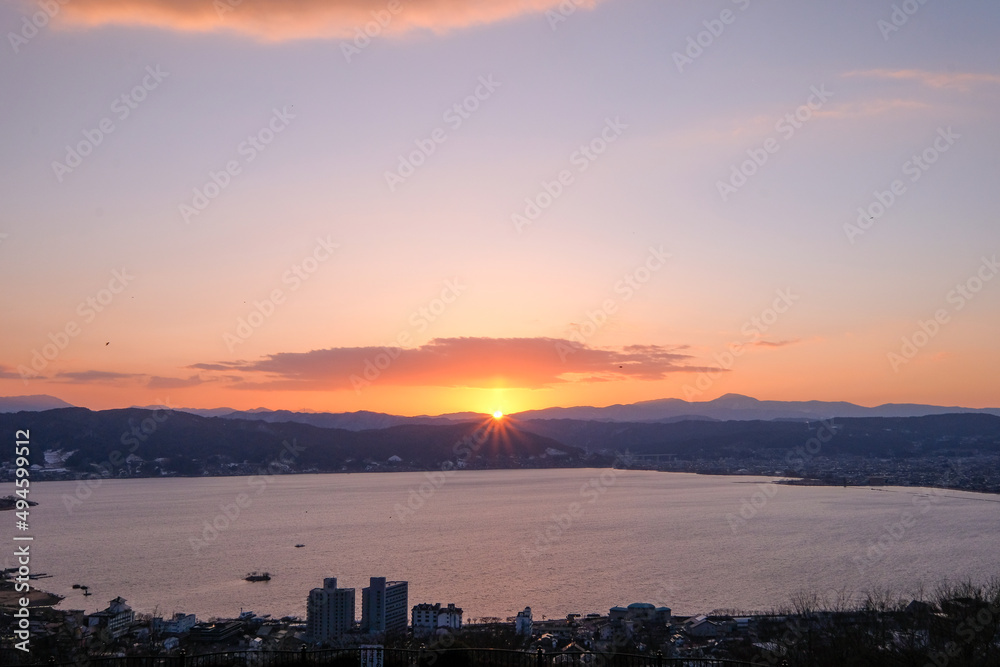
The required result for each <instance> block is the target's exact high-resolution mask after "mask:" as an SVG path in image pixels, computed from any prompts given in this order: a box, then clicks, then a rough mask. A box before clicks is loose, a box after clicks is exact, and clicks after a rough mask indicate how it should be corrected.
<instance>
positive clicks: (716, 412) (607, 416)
mask: <svg viewBox="0 0 1000 667" xmlns="http://www.w3.org/2000/svg"><path fill="white" fill-rule="evenodd" d="M65 407H73V406H72V405H70V404H69V403H66V402H65V401H62V400H60V399H58V398H55V397H53V396H45V395H38V396H10V397H0V413H3V412H19V411H22V410H26V411H38V410H51V409H54V408H65ZM160 407H162V406H145V407H144V408H142V409H159V408H160ZM172 409H174V410H177V411H178V412H187V413H190V414H195V415H198V416H201V417H221V418H223V419H243V420H255V421H264V422H268V423H272V424H276V423H282V422H295V423H299V424H309V425H310V426H317V427H320V428H339V429H345V430H348V431H368V430H378V429H384V428H389V427H392V426H401V425H404V424H428V425H447V424H460V423H465V422H470V421H477V420H481V419H483V418H484V417H485V415H483V414H479V413H475V412H457V413H451V414H443V415H420V416H416V417H406V416H401V415H392V414H387V413H383V412H372V411H368V410H360V411H357V412H307V411H291V410H269V409H267V408H255V409H252V410H236V409H233V408H208V409H205V408H172ZM964 413H973V414H988V415H994V416H1000V408H965V407H959V406H952V407H946V406H937V405H921V404H913V403H886V404H884V405H879V406H876V407H873V408H867V407H864V406H861V405H856V404H854V403H848V402H846V401H769V400H758V399H756V398H752V397H750V396H743V395H741V394H726V395H724V396H720V397H719V398H715V399H712V400H710V401H685V400H683V399H679V398H663V399H656V400H651V401H641V402H638V403H631V404H626V405H621V404H618V405H609V406H607V407H592V406H575V407H569V408H560V407H553V408H543V409H540V410H527V411H525V412H519V413H516V417H517V418H518V419H520V420H531V421H535V420H545V419H572V420H577V421H599V422H624V423H647V422H653V423H670V422H678V421H686V420H694V421H706V420H714V421H772V420H795V421H812V420H817V419H833V418H852V417H927V416H931V415H943V414H964Z"/></svg>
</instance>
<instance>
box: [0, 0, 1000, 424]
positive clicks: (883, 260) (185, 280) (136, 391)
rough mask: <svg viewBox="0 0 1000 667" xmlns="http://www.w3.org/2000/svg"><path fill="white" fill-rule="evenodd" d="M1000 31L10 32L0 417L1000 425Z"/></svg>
mask: <svg viewBox="0 0 1000 667" xmlns="http://www.w3.org/2000/svg"><path fill="white" fill-rule="evenodd" d="M998 20H1000V5H997V3H995V2H989V1H986V0H983V1H978V2H977V1H969V2H959V3H945V2H942V1H940V0H926V1H924V2H918V1H917V0H907V1H906V2H897V3H891V2H871V1H864V2H862V1H861V0H845V1H841V2H808V3H806V2H790V1H789V2H771V3H765V2H761V1H760V0H716V1H712V2H691V1H688V2H681V1H679V0H561V1H560V0H496V1H490V0H334V1H327V2H321V1H319V0H316V1H308V2H287V1H285V2H280V1H278V0H242V2H240V1H239V0H183V1H174V2H172V1H168V0H115V1H111V0H64V1H62V2H60V1H59V0H49V1H48V2H21V1H19V0H9V1H5V2H4V3H2V4H0V33H2V34H3V35H4V39H3V43H2V44H0V53H2V55H0V89H2V90H3V91H4V92H3V94H2V96H0V118H2V123H0V202H2V205H0V284H2V287H3V289H2V291H0V304H2V312H3V316H4V326H3V328H2V330H0V395H8V396H13V395H31V394H49V395H53V396H57V397H59V398H62V399H63V400H66V401H69V402H70V403H73V404H75V405H81V406H85V407H90V408H93V409H107V408H116V407H127V406H131V405H153V404H156V405H168V406H172V407H201V408H210V407H220V406H228V407H233V408H237V409H250V408H256V407H268V408H272V409H291V410H317V411H332V412H341V411H354V410H375V411H381V412H391V413H396V414H407V415H412V414H441V413H448V412H455V411H467V410H472V411H479V412H493V411H495V410H502V411H503V412H505V413H512V412H517V411H520V410H526V409H536V408H543V407H548V406H557V405H558V406H571V405H610V404H615V403H631V402H635V401H641V400H651V399H658V398H669V397H675V398H683V399H686V400H697V401H701V400H710V399H713V398H716V397H718V396H721V395H724V394H727V393H740V394H746V395H750V396H754V397H757V398H760V399H773V400H813V399H816V400H845V401H852V402H855V403H859V404H862V405H878V404H882V403H903V402H917V403H933V404H938V405H963V406H968V407H996V406H1000V384H998V383H997V382H996V377H997V374H998V371H1000V351H998V349H997V345H996V341H997V340H998V336H997V334H998V328H1000V327H998V325H1000V279H995V278H996V277H997V273H998V272H1000V266H998V265H997V255H998V251H1000V231H998V225H997V216H998V212H1000V199H998V198H997V197H996V187H997V185H996V177H997V174H998V171H1000V157H998V156H1000V131H998V129H1000V122H998V121H1000V118H998V116H997V112H996V110H997V109H998V108H1000V46H998V44H997V40H996V32H997V26H998Z"/></svg>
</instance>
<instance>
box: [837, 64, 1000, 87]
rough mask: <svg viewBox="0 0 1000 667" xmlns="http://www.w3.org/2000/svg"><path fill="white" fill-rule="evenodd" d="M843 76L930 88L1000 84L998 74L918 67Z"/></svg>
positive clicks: (862, 71)
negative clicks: (941, 70)
mask: <svg viewBox="0 0 1000 667" xmlns="http://www.w3.org/2000/svg"><path fill="white" fill-rule="evenodd" d="M842 76H845V77H863V78H869V79H882V80H886V79H888V80H896V81H915V82H916V83H919V84H921V85H924V86H928V87H930V88H955V89H958V90H961V91H968V90H970V89H972V88H973V87H974V86H976V85H979V84H988V85H996V84H1000V75H997V74H985V73H980V72H929V71H927V70H919V69H900V70H891V69H870V70H856V71H853V72H845V73H844V74H843V75H842Z"/></svg>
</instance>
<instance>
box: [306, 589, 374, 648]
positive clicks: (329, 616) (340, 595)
mask: <svg viewBox="0 0 1000 667" xmlns="http://www.w3.org/2000/svg"><path fill="white" fill-rule="evenodd" d="M366 590H367V589H366ZM353 628H354V589H353V588H337V578H336V577H327V578H325V579H323V588H314V589H312V590H311V591H309V597H308V599H307V600H306V633H307V634H308V636H309V638H310V639H311V640H312V641H314V642H325V641H331V640H334V639H339V638H340V637H341V636H343V634H344V633H346V632H349V631H350V630H351V629H353Z"/></svg>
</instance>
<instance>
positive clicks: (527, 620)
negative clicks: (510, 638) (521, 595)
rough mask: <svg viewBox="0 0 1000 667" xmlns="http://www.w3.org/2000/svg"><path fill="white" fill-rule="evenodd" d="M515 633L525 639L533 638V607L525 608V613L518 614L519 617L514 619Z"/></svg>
mask: <svg viewBox="0 0 1000 667" xmlns="http://www.w3.org/2000/svg"><path fill="white" fill-rule="evenodd" d="M514 632H515V634H519V635H522V636H524V637H530V636H531V607H525V608H524V611H519V612H517V617H516V618H515V619H514Z"/></svg>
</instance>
